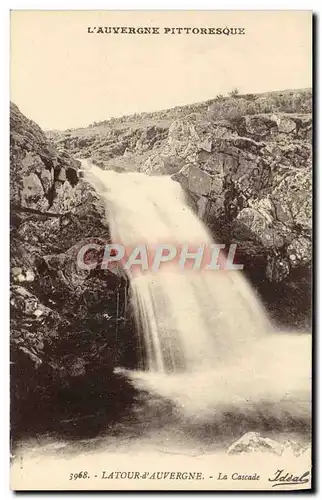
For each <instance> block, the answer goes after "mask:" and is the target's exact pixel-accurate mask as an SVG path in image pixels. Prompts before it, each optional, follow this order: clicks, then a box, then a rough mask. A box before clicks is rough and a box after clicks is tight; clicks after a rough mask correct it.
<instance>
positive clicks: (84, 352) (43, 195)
mask: <svg viewBox="0 0 322 500" xmlns="http://www.w3.org/2000/svg"><path fill="white" fill-rule="evenodd" d="M10 111H11V120H10V141H11V142H10V161H11V176H10V198H11V228H10V229H11V242H10V243H11V299H10V306H11V371H12V379H11V380H12V382H11V390H12V396H11V403H12V425H13V429H14V433H15V435H16V434H17V433H18V431H19V432H24V431H26V432H28V433H30V432H32V431H35V430H36V429H37V425H43V424H44V423H47V425H48V424H50V422H52V423H53V422H54V420H55V415H56V414H57V413H58V414H59V419H60V420H63V419H64V418H65V419H66V421H67V423H66V426H67V429H69V426H70V425H71V424H68V422H69V420H68V417H69V416H70V414H73V418H74V419H75V418H77V414H78V413H80V414H82V416H84V415H83V414H84V408H83V407H85V409H86V408H87V409H86V411H85V414H86V412H88V411H90V412H91V415H92V414H93V413H94V414H95V412H97V411H102V408H103V413H104V414H106V412H107V411H108V410H109V406H108V403H107V404H106V405H105V408H104V404H103V405H99V406H98V407H95V404H96V405H97V404H98V403H99V402H102V401H103V403H104V401H105V399H106V400H107V401H108V400H109V399H110V393H111V391H112V392H113V391H114V390H117V391H121V392H122V384H123V381H122V380H121V379H120V377H119V378H117V377H112V370H113V368H114V366H115V363H123V364H126V365H128V366H131V363H133V362H134V361H133V359H134V356H135V348H134V343H135V338H134V336H135V333H134V332H133V325H132V319H131V315H130V314H129V315H127V310H126V308H125V304H126V300H125V297H126V295H127V283H126V282H125V280H124V278H121V277H120V276H118V275H115V274H113V273H108V272H107V271H104V272H102V271H101V272H99V271H96V270H93V271H82V270H80V269H79V268H78V267H77V264H76V256H77V253H78V250H79V248H80V247H81V246H82V245H83V244H85V243H86V242H93V241H95V242H96V243H98V244H101V246H102V248H103V245H104V244H105V242H106V241H109V231H108V227H107V225H106V219H105V212H104V208H103V206H102V205H101V203H100V201H99V200H98V198H97V196H96V194H95V192H93V191H91V189H90V188H89V186H87V185H85V184H84V183H82V182H80V181H79V176H78V168H79V165H80V162H79V161H77V160H74V159H73V158H72V157H71V156H70V155H69V154H68V153H67V152H65V151H62V150H60V151H57V149H56V148H55V146H54V145H53V144H52V143H51V142H50V141H48V139H47V138H46V137H45V135H44V133H43V132H42V131H41V129H40V128H39V127H38V126H37V125H36V124H35V123H34V122H32V121H31V120H28V119H27V118H25V117H24V116H23V115H22V114H21V113H20V111H19V110H18V108H17V106H15V105H14V104H12V105H11V108H10ZM97 236H99V237H98V238H97ZM125 338H126V344H127V346H128V348H127V349H126V350H125V349H123V347H122V346H123V345H124V344H125V340H124V339H125ZM131 343H132V344H133V350H132V351H131ZM131 356H132V357H131ZM107 380H108V383H107ZM84 393H86V398H89V399H88V401H89V400H91V399H93V401H94V409H93V407H91V409H90V410H89V408H90V405H88V402H86V400H84V397H83V394H84ZM82 402H83V403H82ZM44 414H46V415H47V418H44V417H43V415H44ZM91 415H90V416H91ZM97 418H98V417H97V415H96V422H97V421H98V420H99V419H98V420H97ZM73 422H74V420H73ZM85 423H86V422H85ZM53 425H54V423H53ZM62 425H63V424H62ZM69 431H70V429H69Z"/></svg>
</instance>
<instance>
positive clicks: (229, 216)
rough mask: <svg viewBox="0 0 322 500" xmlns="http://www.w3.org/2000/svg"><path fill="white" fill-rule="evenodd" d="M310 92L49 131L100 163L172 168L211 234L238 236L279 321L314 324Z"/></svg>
mask: <svg viewBox="0 0 322 500" xmlns="http://www.w3.org/2000/svg"><path fill="white" fill-rule="evenodd" d="M311 99H312V95H311V91H310V90H303V91H285V92H281V93H271V94H266V95H265V94H263V95H258V96H254V95H245V96H236V95H234V96H233V97H228V98H224V97H222V96H219V97H218V98H217V99H215V100H212V101H209V102H208V103H202V104H200V105H194V106H190V107H189V106H187V107H181V108H175V109H174V110H168V111H164V112H160V113H154V114H142V115H137V116H135V117H128V118H127V117H124V118H122V119H115V120H114V119H113V120H110V121H107V122H102V123H99V124H94V126H92V127H89V128H88V129H79V130H77V129H75V130H71V131H68V132H66V133H61V134H56V135H55V134H52V136H53V137H54V138H55V141H57V142H58V144H63V145H64V146H65V147H67V148H69V149H70V151H72V152H73V154H74V153H76V154H77V155H79V156H86V157H91V158H92V159H93V160H94V161H96V162H97V163H98V164H99V165H100V166H102V167H103V168H112V169H116V170H139V171H141V172H145V173H147V174H151V175H153V174H158V175H160V174H161V175H162V174H167V175H172V177H173V179H175V180H177V181H178V182H180V183H181V185H182V186H183V187H184V189H185V190H186V192H187V193H188V194H189V199H190V201H192V204H193V205H194V206H195V207H196V210H198V213H199V215H200V216H201V217H202V218H203V219H204V220H205V222H206V223H207V225H208V226H209V228H210V229H211V231H212V233H213V235H214V238H215V239H216V240H217V241H218V242H220V243H225V244H227V245H228V244H230V243H237V259H238V262H240V263H243V264H244V268H245V272H246V274H247V275H248V276H249V278H250V279H251V281H252V283H253V284H254V286H255V287H257V288H258V289H259V292H260V293H261V294H262V295H263V298H264V301H265V302H266V305H267V306H268V307H269V308H270V310H271V313H272V314H273V316H274V317H275V316H276V320H277V322H279V323H281V322H282V323H283V321H284V323H285V324H288V325H289V324H291V325H292V327H293V326H297V327H299V328H308V327H309V323H310V320H309V316H310V290H311V226H312V222H311V219H312V194H311V193H312V151H311V149H312V148H311V141H312V114H311V108H312V102H311ZM83 143H84V144H85V146H81V145H80V144H83ZM125 143H126V146H125ZM120 144H122V145H123V146H124V147H125V148H124V147H123V146H122V148H120ZM111 147H112V148H114V149H113V152H111V151H112V150H111ZM106 148H107V149H106ZM279 308H280V313H279V312H278V309H279ZM283 318H284V320H283Z"/></svg>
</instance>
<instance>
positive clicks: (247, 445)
mask: <svg viewBox="0 0 322 500" xmlns="http://www.w3.org/2000/svg"><path fill="white" fill-rule="evenodd" d="M310 448H311V447H310V445H306V446H302V445H301V444H299V443H297V442H296V441H292V440H288V441H285V442H284V443H280V442H278V441H275V440H274V439H270V438H268V437H263V436H261V434H260V433H259V432H247V433H246V434H244V435H243V436H242V437H241V438H240V439H238V440H237V441H235V442H234V443H233V444H232V445H230V446H229V448H228V450H227V453H228V455H241V454H245V453H246V454H248V453H268V454H274V455H279V456H281V455H283V456H289V457H290V458H294V457H301V456H303V455H304V454H307V453H309V452H310Z"/></svg>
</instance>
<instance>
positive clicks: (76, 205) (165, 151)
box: [10, 96, 312, 433]
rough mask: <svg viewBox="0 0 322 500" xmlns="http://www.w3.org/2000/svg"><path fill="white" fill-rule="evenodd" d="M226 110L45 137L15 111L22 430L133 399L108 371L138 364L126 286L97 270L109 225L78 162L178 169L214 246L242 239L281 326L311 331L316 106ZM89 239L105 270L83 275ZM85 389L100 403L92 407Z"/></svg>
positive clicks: (150, 117) (17, 419)
mask: <svg viewBox="0 0 322 500" xmlns="http://www.w3.org/2000/svg"><path fill="white" fill-rule="evenodd" d="M306 97H307V96H306ZM260 99H261V98H260V97H258V99H257V100H256V102H257V101H258V100H260ZM240 102H241V101H239V102H238V103H237V104H238V105H239V104H240ZM261 102H262V101H261ZM263 102H264V104H265V103H266V100H265V99H264V100H263ZM298 102H300V101H299V99H298V100H297V101H296V103H298ZM305 103H306V105H307V98H306V101H305ZM217 104H218V103H217ZM217 104H216V106H215V107H216V109H215V110H214V109H213V106H214V102H213V101H209V102H208V103H203V104H201V105H194V106H187V107H181V108H177V109H175V110H170V112H167V111H164V112H159V113H154V114H145V115H144V116H143V115H142V116H143V118H142V116H141V117H140V116H137V117H125V118H124V119H120V120H114V121H113V120H112V121H107V122H104V123H102V124H94V125H93V126H92V127H89V128H85V129H79V130H73V131H66V132H62V133H49V134H47V136H46V135H45V134H44V133H43V132H42V130H41V129H40V128H39V126H38V125H37V124H35V123H34V122H32V121H31V120H28V119H27V118H26V117H24V116H23V114H22V113H20V111H19V109H18V108H17V106H15V105H14V104H12V105H11V110H10V111H11V124H10V154H11V156H10V161H11V176H10V199H11V221H10V229H11V241H10V244H11V283H12V287H11V299H10V306H11V362H12V364H11V369H12V396H11V399H12V409H13V412H12V415H13V417H12V425H13V432H14V433H18V432H20V431H21V432H26V433H29V432H30V431H31V430H32V429H33V428H36V427H37V424H36V421H37V418H36V416H37V415H39V422H40V425H41V426H43V422H45V421H47V422H49V421H50V415H51V414H52V415H56V416H57V418H61V417H60V416H59V415H60V413H59V411H58V410H57V411H56V410H55V408H54V406H55V405H59V404H60V405H62V404H63V403H59V401H64V405H65V408H64V411H63V412H64V415H65V416H64V419H65V420H66V422H67V423H66V426H67V428H68V426H70V425H71V426H73V425H74V424H73V421H74V420H73V419H74V418H76V417H75V415H79V416H82V418H83V417H84V415H85V416H86V418H87V417H88V418H89V419H90V418H94V419H95V418H96V417H95V415H96V416H97V414H98V413H99V412H101V409H102V407H103V408H109V409H108V412H110V413H109V414H110V415H112V413H113V412H112V409H111V404H116V402H115V400H113V401H114V402H113V403H111V401H110V399H111V397H112V396H111V394H112V395H113V394H115V393H117V392H118V391H121V393H122V394H123V395H124V397H123V396H122V398H121V401H120V403H118V404H119V411H120V412H122V404H123V403H124V405H123V406H124V407H125V406H126V405H127V404H132V403H131V402H132V400H133V398H134V397H135V394H134V393H135V391H134V390H133V388H132V387H131V386H129V384H128V383H127V381H126V380H125V379H124V377H121V376H119V375H118V376H116V375H114V374H113V369H114V367H115V366H120V365H121V366H126V367H128V368H131V367H134V366H136V364H137V340H136V333H135V327H134V321H133V318H132V312H131V310H130V308H129V306H128V303H129V302H128V283H127V281H126V280H125V278H124V276H120V275H116V274H114V273H112V272H108V271H106V270H104V271H102V270H101V269H100V267H99V262H100V259H101V258H102V254H103V247H104V244H105V243H106V242H108V241H109V238H110V237H109V228H108V226H107V223H106V217H105V209H104V207H103V205H102V202H101V201H100V200H99V198H98V196H97V194H96V193H95V192H94V191H93V190H92V188H91V187H90V186H89V185H88V184H86V183H85V182H84V181H83V180H82V178H81V176H80V174H79V168H80V162H79V161H78V160H77V157H78V158H90V159H92V160H93V161H94V162H95V163H97V164H98V165H100V166H101V167H102V168H113V169H115V170H117V171H126V170H137V171H141V172H145V173H147V174H150V175H154V174H158V175H163V174H166V175H171V176H172V178H173V179H174V180H176V181H178V182H180V184H181V185H182V187H183V188H184V189H185V191H186V193H187V197H188V198H189V204H190V205H191V206H192V207H193V208H194V209H195V210H196V211H197V212H198V213H199V215H200V216H201V217H202V219H203V220H204V221H205V222H206V224H207V225H208V227H209V228H210V230H211V231H212V233H213V235H214V238H215V240H216V241H217V242H219V243H225V244H230V243H237V251H238V253H237V261H238V262H240V263H243V264H244V267H245V273H246V275H247V276H248V277H249V279H250V280H251V282H252V284H253V285H254V286H255V287H257V289H258V291H259V293H260V294H261V296H262V298H263V300H264V302H265V303H266V306H267V307H268V309H269V310H270V312H271V315H272V318H273V319H275V321H276V323H277V324H278V325H283V326H284V325H287V326H288V327H289V328H292V329H296V328H299V329H307V328H308V327H309V325H310V304H311V300H310V290H311V180H312V179H311V167H312V165H311V163H312V158H311V134H312V130H311V129H312V118H311V114H310V112H309V110H306V109H304V107H303V106H302V108H301V106H300V107H299V108H297V107H296V106H295V108H294V106H293V107H291V108H290V109H289V110H288V112H285V111H283V109H280V110H279V109H273V108H272V109H271V108H270V110H269V111H267V110H266V111H265V112H263V106H264V105H263V104H261V107H257V108H256V109H255V108H254V109H253V111H254V112H252V113H250V114H247V112H245V110H243V109H242V110H241V111H240V108H239V107H238V106H237V105H236V106H235V104H236V103H235V104H234V106H233V107H234V109H235V110H236V109H237V111H238V113H237V115H236V111H234V114H233V116H231V115H230V113H229V109H228V110H227V109H226V108H222V107H221V108H220V110H222V109H224V113H223V115H224V116H221V115H220V116H219V117H218V116H217V114H218V109H217V108H218V107H217ZM257 104H258V103H257ZM284 107H285V106H284ZM246 111H247V110H246ZM248 111H249V109H248ZM304 111H305V112H304ZM216 113H217V114H216ZM91 242H94V243H96V244H97V245H98V246H99V247H100V250H98V251H97V254H94V255H92V256H91V258H93V259H94V260H97V262H98V266H97V267H96V268H94V269H92V270H91V271H83V270H81V269H79V267H78V266H77V262H76V260H77V254H78V252H79V250H80V248H82V247H83V245H86V244H88V243H91ZM62 394H63V396H62ZM84 394H86V397H87V396H88V397H90V395H92V399H93V401H94V400H95V401H99V402H100V404H97V405H96V407H95V410H92V409H90V408H89V405H88V404H87V402H86V400H85V399H84ZM112 399H113V398H112ZM122 401H123V403H122ZM102 402H103V404H102ZM94 406H95V405H94ZM57 408H58V406H57ZM91 408H92V407H91ZM61 409H62V408H61ZM104 411H105V410H104ZM104 411H103V414H101V413H100V415H101V417H100V418H102V420H104V418H105V417H106V413H104ZM97 412H98V413H97ZM45 414H46V415H47V417H46V418H44V417H43V415H45ZM35 415H36V416H35ZM70 415H74V416H73V417H72V418H71V419H70ZM93 415H94V417H93ZM55 418H56V417H55ZM85 421H86V419H85V420H84V422H85ZM68 422H71V423H70V424H69V423H68ZM85 427H86V425H85ZM21 429H22V430H21ZM42 430H46V429H42Z"/></svg>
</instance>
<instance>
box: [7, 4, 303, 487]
mask: <svg viewBox="0 0 322 500" xmlns="http://www.w3.org/2000/svg"><path fill="white" fill-rule="evenodd" d="M10 58H11V103H10V212H11V227H10V242H11V297H10V307H11V337H10V338H11V359H10V366H11V383H10V386H11V466H10V467H11V488H12V489H13V490H18V491H20V490H89V491H91V490H106V491H113V490H114V491H116V490H118V491H120V490H122V491H123V490H133V491H146V490H151V491H152V490H157V491H181V490H186V491H216V490H219V491H220V490H228V491H236V490H239V491H244V490H258V491H262V490H268V491H271V492H281V491H289V490H293V491H297V490H309V489H311V488H312V463H311V456H312V453H311V445H312V437H311V427H312V425H311V424H312V422H311V417H312V406H311V405H312V390H311V383H312V343H311V334H312V331H311V316H312V310H311V288H312V280H311V263H312V262H311V255H312V234H311V233H312V12H310V11H295V10H294V11H293V10H288V11H108V10H106V11H90V10H89V11H69V10H66V11H59V10H56V11H48V10H43V11H37V10H30V11H28V10H20V11H19V10H14V11H12V12H11V56H10Z"/></svg>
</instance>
